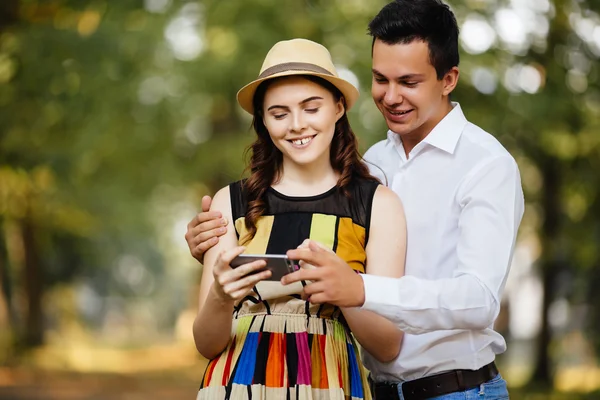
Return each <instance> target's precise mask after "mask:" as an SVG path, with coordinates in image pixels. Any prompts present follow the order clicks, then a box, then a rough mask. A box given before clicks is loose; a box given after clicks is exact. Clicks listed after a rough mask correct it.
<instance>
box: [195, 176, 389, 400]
mask: <svg viewBox="0 0 600 400" xmlns="http://www.w3.org/2000/svg"><path fill="white" fill-rule="evenodd" d="M377 185H378V183H377V182H373V181H367V180H358V179H357V180H355V182H354V183H353V184H352V185H351V187H350V188H348V192H349V194H350V197H347V196H346V195H345V194H343V193H342V191H341V190H339V189H338V188H337V187H334V188H332V189H331V190H329V191H327V192H326V193H323V194H321V195H318V196H311V197H289V196H285V195H283V194H281V193H279V192H277V191H275V190H273V189H269V191H268V193H267V212H266V213H265V215H263V216H262V217H260V219H259V220H258V222H257V232H256V235H255V236H254V238H253V239H252V240H251V241H250V242H246V243H244V245H245V246H246V247H247V248H246V253H248V254H284V253H285V252H286V251H287V250H288V249H292V248H296V247H297V246H298V245H300V244H301V243H302V242H303V240H304V239H306V238H311V239H314V240H317V241H319V242H320V243H322V244H324V245H326V246H328V247H329V248H331V249H332V250H333V251H335V253H336V254H337V255H338V256H340V257H341V258H342V259H344V260H345V261H346V262H347V263H348V264H349V265H350V266H351V267H352V268H353V269H354V270H355V271H357V272H358V273H364V272H365V260H366V254H365V246H366V242H367V239H368V235H369V221H370V217H371V215H370V214H371V205H372V202H373V196H374V193H375V190H376V188H377ZM229 189H230V194H231V208H232V216H233V219H234V221H235V229H236V233H237V235H238V240H239V241H240V242H242V241H243V238H244V237H245V235H246V233H247V230H246V226H245V223H244V215H245V213H246V207H247V203H246V201H245V198H244V193H243V181H240V182H235V183H233V184H231V185H230V186H229ZM303 284H304V282H302V283H300V282H299V283H296V284H292V285H288V286H283V285H281V284H280V283H279V282H278V281H262V282H260V283H259V284H257V285H256V286H255V287H254V290H253V292H251V294H250V295H248V296H247V297H246V298H244V299H243V300H242V301H240V302H239V303H238V304H237V305H236V307H235V310H234V314H233V327H232V336H231V340H230V342H229V345H228V347H227V348H226V349H225V350H224V351H223V352H222V353H221V355H220V356H218V357H217V358H215V359H213V360H211V361H210V362H209V364H208V366H207V369H206V371H205V373H204V378H203V381H202V384H201V386H200V391H199V393H198V397H197V398H198V399H209V400H213V399H214V400H217V399H218V400H222V399H235V400H237V399H277V400H279V399H299V400H305V399H314V400H327V399H340V400H343V399H370V398H371V394H370V392H369V386H368V383H367V375H366V372H365V370H364V369H363V366H362V364H361V362H360V355H359V349H358V345H357V343H356V342H355V340H354V337H353V336H352V335H351V333H350V330H349V328H348V325H347V323H346V321H345V320H344V317H343V314H342V312H341V310H340V309H339V308H338V307H335V306H332V305H329V304H324V305H313V304H310V303H309V302H307V301H304V300H302V298H301V295H300V294H301V292H302V286H303Z"/></svg>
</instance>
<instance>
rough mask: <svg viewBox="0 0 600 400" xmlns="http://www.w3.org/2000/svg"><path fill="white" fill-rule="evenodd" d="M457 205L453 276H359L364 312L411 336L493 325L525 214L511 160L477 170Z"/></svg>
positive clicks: (494, 161) (504, 158) (461, 190)
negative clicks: (388, 320)
mask: <svg viewBox="0 0 600 400" xmlns="http://www.w3.org/2000/svg"><path fill="white" fill-rule="evenodd" d="M456 201H458V202H459V204H460V207H461V209H462V211H461V214H460V216H459V222H458V229H459V238H458V245H457V249H456V251H457V260H458V265H457V266H456V268H455V272H454V274H453V276H452V277H451V278H448V279H439V280H427V279H421V278H417V277H414V276H404V277H402V278H399V279H390V278H385V277H379V276H371V275H362V278H363V281H364V286H365V303H364V305H363V308H364V309H366V310H370V311H373V312H376V313H378V314H380V315H382V316H384V317H386V318H388V319H390V320H392V321H394V322H395V323H396V324H397V325H398V326H399V328H400V329H402V330H403V331H404V332H406V333H409V334H415V335H416V334H422V333H426V332H431V331H436V330H448V329H469V330H473V329H477V330H479V329H485V328H487V327H489V326H491V325H492V324H493V322H494V320H495V319H496V317H497V315H498V313H499V311H500V299H501V295H502V291H503V289H504V285H505V283H506V278H507V276H508V271H509V268H510V263H511V260H512V254H513V250H514V245H515V241H516V236H517V230H518V228H519V224H520V222H521V218H522V216H523V211H524V200H523V191H522V188H521V179H520V175H519V170H518V167H517V165H516V163H515V161H514V159H512V157H509V156H502V157H497V158H494V159H492V160H490V161H488V162H486V163H485V164H484V165H482V166H481V167H480V168H477V169H475V171H474V172H473V173H471V174H470V175H468V176H467V177H466V178H465V179H464V180H463V182H462V184H461V185H460V187H459V190H458V191H457V197H456ZM409 234H410V232H409ZM422 267H423V266H420V268H422Z"/></svg>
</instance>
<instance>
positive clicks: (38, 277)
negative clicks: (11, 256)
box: [21, 219, 44, 347]
mask: <svg viewBox="0 0 600 400" xmlns="http://www.w3.org/2000/svg"><path fill="white" fill-rule="evenodd" d="M21 228H22V235H23V247H24V256H25V260H24V268H23V284H24V285H23V286H24V289H25V298H26V302H27V311H26V316H25V331H24V332H23V345H24V346H25V347H34V346H39V345H41V344H43V342H44V314H43V308H42V297H43V291H44V287H43V282H44V279H43V272H42V268H41V265H40V257H39V254H38V248H37V246H36V243H35V229H34V226H33V224H32V222H31V220H29V219H25V220H24V221H23V224H22V226H21Z"/></svg>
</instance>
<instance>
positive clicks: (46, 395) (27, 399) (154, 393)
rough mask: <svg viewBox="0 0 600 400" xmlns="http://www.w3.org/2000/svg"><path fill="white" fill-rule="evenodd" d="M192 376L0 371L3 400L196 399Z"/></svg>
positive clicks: (184, 373)
mask: <svg viewBox="0 0 600 400" xmlns="http://www.w3.org/2000/svg"><path fill="white" fill-rule="evenodd" d="M193 374H196V373H193ZM193 374H190V372H189V371H182V372H181V373H180V374H178V373H177V372H173V371H169V372H168V373H167V374H158V373H155V374H145V375H116V374H80V373H66V372H54V371H42V370H38V371H25V370H9V369H0V400H42V399H43V400H54V399H57V400H58V399H60V400H108V399H110V400H138V399H139V400H142V399H143V400H154V399H157V400H158V399H190V400H194V399H195V398H196V393H197V388H198V383H199V379H200V376H198V377H197V378H194V377H193V376H191V375H193Z"/></svg>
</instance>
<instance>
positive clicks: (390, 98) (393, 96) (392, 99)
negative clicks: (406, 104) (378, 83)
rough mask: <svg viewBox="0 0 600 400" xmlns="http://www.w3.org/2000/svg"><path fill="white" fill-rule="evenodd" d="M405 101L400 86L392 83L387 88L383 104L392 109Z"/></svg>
mask: <svg viewBox="0 0 600 400" xmlns="http://www.w3.org/2000/svg"><path fill="white" fill-rule="evenodd" d="M403 100H404V98H403V97H402V93H401V91H400V87H399V85H397V84H395V83H390V84H389V85H388V87H387V90H386V92H385V95H384V96H383V103H384V104H385V105H386V106H390V107H391V106H394V105H396V104H400V103H402V101H403Z"/></svg>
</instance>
